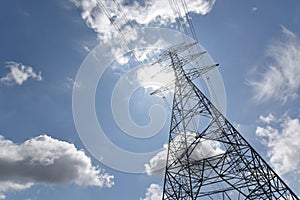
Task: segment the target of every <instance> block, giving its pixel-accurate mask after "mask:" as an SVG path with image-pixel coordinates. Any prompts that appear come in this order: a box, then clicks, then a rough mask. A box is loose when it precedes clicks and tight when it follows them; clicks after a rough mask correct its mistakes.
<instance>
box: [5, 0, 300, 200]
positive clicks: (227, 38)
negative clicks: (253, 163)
mask: <svg viewBox="0 0 300 200" xmlns="http://www.w3.org/2000/svg"><path fill="white" fill-rule="evenodd" d="M92 2H94V1H92V0H74V1H69V0H52V1H33V0H27V1H22V0H3V1H1V3H0V27H1V32H0V113H1V115H0V125H1V126H0V135H1V137H0V148H1V152H0V158H1V159H0V166H3V167H5V166H7V163H8V161H7V160H10V161H12V163H13V164H14V165H13V166H14V167H13V170H11V171H9V170H7V171H5V170H3V172H2V173H1V172H0V199H120V198H122V199H140V198H146V199H151V195H152V199H155V195H156V192H159V190H160V189H159V185H161V184H162V181H163V177H162V176H160V175H157V174H156V175H152V176H148V175H147V174H133V173H126V172H122V171H118V170H115V169H114V168H113V167H108V166H106V165H104V164H103V163H102V162H101V161H99V160H101V159H99V158H98V159H96V158H95V157H94V156H93V153H92V152H90V151H88V148H87V147H86V146H85V145H84V143H83V142H82V140H81V139H80V134H79V131H78V130H77V129H76V127H75V123H76V122H74V117H73V112H74V110H73V111H72V93H73V87H74V88H75V89H76V88H77V89H78V88H80V87H81V86H82V85H80V82H75V80H76V75H77V73H78V71H79V69H80V67H81V66H82V62H83V61H84V59H86V58H87V57H88V55H91V53H90V52H93V51H92V49H94V48H95V47H96V46H97V45H98V44H99V43H100V44H101V43H103V40H110V39H111V38H110V36H111V35H112V34H115V30H114V29H113V28H112V27H110V26H111V25H109V24H108V23H107V22H106V20H107V19H106V20H105V19H104V18H103V17H105V16H102V15H101V12H98V11H97V12H96V11H94V12H86V13H84V11H87V10H89V9H90V8H89V7H88V6H87V5H90V6H92V5H93V3H92ZM122 2H123V3H121V5H122V6H123V9H124V11H125V12H126V13H127V16H128V17H129V19H130V20H132V21H133V22H134V24H135V25H140V26H156V27H157V26H164V27H168V26H170V25H171V22H172V19H173V17H172V16H171V14H170V13H172V12H169V11H168V10H166V9H162V6H163V5H164V3H158V2H159V1H150V2H152V4H151V5H152V7H151V6H149V7H148V8H147V9H146V8H145V3H144V1H140V2H139V4H133V3H132V2H134V1H122ZM124 2H126V3H124ZM153 2H156V3H153ZM167 2H168V1H165V4H167ZM188 2H190V5H195V7H192V8H190V10H192V11H194V13H192V14H191V16H192V19H193V24H194V27H195V30H196V34H197V37H198V40H199V42H200V43H201V45H202V46H203V47H204V48H205V49H206V50H207V51H208V52H209V54H210V55H211V57H212V58H213V60H214V61H215V62H216V63H219V64H220V67H219V72H220V74H221V76H222V79H223V82H224V86H225V89H226V96H227V101H226V102H227V106H226V108H227V114H226V116H227V118H228V119H229V120H230V121H231V122H232V123H233V124H235V126H236V127H237V128H238V130H239V131H240V132H241V133H242V134H243V136H245V137H246V139H247V140H248V141H249V142H250V143H251V144H252V145H253V146H254V147H255V149H256V150H257V151H258V152H259V153H260V154H261V155H262V156H263V157H264V158H265V159H266V160H267V161H268V162H269V163H270V164H271V165H272V166H273V167H274V168H275V170H276V171H277V172H278V173H280V174H281V176H282V177H283V179H284V180H285V181H286V182H287V183H288V184H289V186H290V187H291V188H293V189H294V192H295V193H296V194H298V195H300V187H299V185H300V184H299V182H300V157H299V155H300V154H299V153H300V147H299V145H298V144H299V143H300V131H299V130H300V122H299V118H300V114H299V111H300V109H299V108H300V104H299V97H298V96H299V92H300V91H299V87H300V27H299V21H300V14H299V7H300V1H298V0H288V1H278V0H277V1H271V0H265V1H258V0H249V1H237V0H228V1H220V0H216V1H215V2H213V1H209V2H211V4H209V6H208V7H204V6H202V7H201V5H203V4H201V3H202V1H188ZM203 2H204V1H203ZM84 5H85V6H84ZM107 5H108V6H109V4H107ZM197 6H198V7H197ZM137 8H139V9H140V10H142V11H143V12H140V13H139V12H138V11H137V10H135V9H137ZM110 9H113V8H110ZM151 9H152V10H151ZM82 13H84V14H82ZM203 14H205V15H203ZM82 16H83V17H82ZM84 16H86V18H84ZM91 16H93V17H95V16H96V17H97V16H98V17H99V18H89V17H91ZM157 16H160V18H159V19H160V20H159V21H158V20H157V19H158V18H157ZM95 19H98V21H97V20H95ZM88 20H90V21H88ZM163 22H165V24H163V25H162V23H163ZM100 47H101V46H100ZM100 47H99V46H98V48H100ZM100 49H101V48H100ZM101 56H103V55H101ZM131 64H132V63H131ZM115 65H116V66H115V68H113V67H112V68H110V69H108V70H106V71H105V73H104V76H103V77H104V78H103V79H101V81H100V83H99V85H98V87H97V90H96V93H95V94H96V96H95V108H96V115H97V118H98V120H99V121H100V123H101V125H102V126H103V129H104V131H105V132H106V133H107V137H108V138H109V139H110V140H112V141H113V142H114V143H116V144H117V145H119V146H120V147H121V148H124V149H126V150H128V151H132V152H148V151H152V150H156V149H158V148H161V147H162V146H163V144H164V143H165V142H166V139H167V134H168V121H169V120H170V116H169V114H170V112H169V111H168V110H167V109H166V108H168V106H166V104H165V103H164V102H163V100H162V99H161V98H160V97H151V99H150V97H149V96H150V95H149V93H150V92H151V89H149V88H148V89H147V87H144V88H142V89H140V90H137V91H136V92H135V93H134V94H133V96H132V99H131V100H130V102H129V103H130V112H131V113H132V116H133V120H135V121H136V123H137V124H139V125H141V126H142V125H146V124H147V123H148V122H149V117H148V113H147V112H148V109H149V107H150V106H151V104H153V103H158V104H162V105H164V106H165V107H164V108H165V110H166V114H167V115H168V116H167V118H166V123H165V126H164V128H163V129H162V130H161V132H160V134H159V135H157V136H155V137H151V138H148V139H140V138H138V139H136V138H134V139H133V138H131V137H130V136H128V135H126V134H124V133H123V132H122V130H120V127H119V126H118V125H117V124H116V123H115V122H114V121H113V120H114V118H113V114H112V111H111V110H110V109H111V107H110V106H111V101H110V99H109V98H110V95H111V94H112V90H113V88H114V85H115V84H116V83H117V81H118V79H119V78H120V77H122V76H123V75H124V74H125V72H124V69H126V68H124V69H123V68H121V66H120V65H119V64H115ZM125 71H126V70H125ZM127 71H128V70H127ZM120 75H121V76H120ZM142 77H143V76H142ZM140 81H141V80H140ZM83 85H84V83H83ZM141 102H143V103H141ZM85 123H86V124H85V125H86V126H89V124H88V123H89V119H87V120H86V122H85ZM73 144H74V145H75V146H73ZM97 144H98V143H97ZM99 146H101V141H99ZM83 152H84V153H83ZM100 154H101V153H100ZM17 161H20V162H21V164H24V166H27V167H28V170H29V171H30V170H31V171H30V173H28V174H25V175H24V173H23V172H22V170H23V171H24V168H23V169H20V168H19V167H20V166H22V165H20V163H19V164H18V162H17ZM58 161H61V162H58ZM102 161H103V160H102ZM120 162H121V158H120ZM76 163H77V164H76ZM78 163H79V164H78ZM131 164H134V162H132V163H131ZM32 166H35V167H37V168H38V169H40V170H41V171H43V170H44V173H43V175H40V174H36V173H35V172H34V171H33V170H32V169H37V168H32ZM45 166H51V167H52V168H51V170H46V167H45ZM63 167H65V168H63ZM153 167H155V166H153ZM26 169H27V168H26ZM60 169H66V170H65V171H66V172H67V171H69V172H70V173H71V172H74V173H71V175H68V173H62V174H61V176H59V177H56V178H49V177H53V176H54V174H57V173H59V171H60ZM4 171H5V173H4ZM7 174H8V175H7ZM52 175H53V176H52ZM112 176H113V177H112ZM151 184H155V185H152V186H151V187H149V186H150V185H151ZM156 184H157V185H156ZM147 188H148V194H147V195H146V192H147Z"/></svg>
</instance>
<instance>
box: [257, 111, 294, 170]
mask: <svg viewBox="0 0 300 200" xmlns="http://www.w3.org/2000/svg"><path fill="white" fill-rule="evenodd" d="M270 116H272V118H273V119H272V121H273V122H274V123H273V125H270V124H269V122H270V120H264V119H268V118H270ZM260 118H261V119H262V122H264V123H266V125H265V126H264V127H260V126H259V127H257V129H256V135H258V136H259V137H260V138H261V142H262V143H263V144H265V145H266V146H267V147H268V156H269V157H270V162H271V164H272V165H273V166H274V168H275V170H276V171H277V172H278V173H280V174H285V173H289V172H297V170H298V169H299V167H300V146H299V143H300V121H299V119H292V118H290V117H289V116H287V115H285V116H283V117H281V118H277V119H276V118H275V117H274V116H273V115H272V114H270V115H269V116H268V117H260Z"/></svg>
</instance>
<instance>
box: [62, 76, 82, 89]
mask: <svg viewBox="0 0 300 200" xmlns="http://www.w3.org/2000/svg"><path fill="white" fill-rule="evenodd" d="M65 84H66V87H67V88H71V89H73V88H79V87H80V84H79V83H77V82H76V81H75V80H74V79H73V78H70V77H67V78H66V83H65Z"/></svg>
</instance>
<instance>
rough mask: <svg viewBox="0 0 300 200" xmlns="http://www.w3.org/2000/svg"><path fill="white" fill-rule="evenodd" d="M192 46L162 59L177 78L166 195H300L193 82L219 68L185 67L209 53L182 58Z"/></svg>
mask: <svg viewBox="0 0 300 200" xmlns="http://www.w3.org/2000/svg"><path fill="white" fill-rule="evenodd" d="M193 45H195V44H194V43H193V44H181V45H177V46H175V47H171V48H169V49H168V50H166V51H165V52H164V53H163V54H162V55H161V57H160V59H159V60H158V62H161V63H162V64H163V62H168V66H167V67H171V68H172V69H173V71H174V73H175V77H176V78H175V84H174V85H175V86H174V87H175V89H174V97H173V106H172V117H171V126H170V132H169V148H168V155H167V164H166V169H165V179H164V188H163V199H180V200H181V199H186V200H195V199H214V200H216V199H295V200H296V199H298V197H297V196H296V195H295V194H294V193H293V191H292V190H291V189H290V188H289V187H288V186H287V185H286V184H285V183H284V182H283V181H282V180H281V178H280V177H279V176H278V175H277V174H276V173H275V172H274V171H273V169H272V168H271V167H270V166H269V165H268V163H267V162H266V161H264V160H263V159H262V157H261V156H260V155H259V154H258V153H257V152H256V151H255V150H254V149H253V148H252V147H251V146H250V144H249V143H248V142H247V141H246V140H245V139H244V138H243V137H242V135H241V134H240V133H239V132H238V131H237V130H236V129H235V128H234V127H233V126H232V124H231V123H230V122H229V121H228V120H227V119H226V118H225V117H224V116H223V115H222V114H221V113H220V112H219V111H218V109H217V108H216V107H215V106H214V105H213V104H212V103H211V102H210V100H209V99H208V98H207V97H206V96H205V95H204V94H203V93H202V92H201V91H200V90H199V89H198V88H197V86H196V85H195V84H194V83H193V81H192V80H193V79H194V78H197V77H199V76H201V74H203V73H205V72H207V71H208V70H210V69H211V68H214V67H215V66H217V65H211V66H206V67H203V68H200V69H196V68H190V69H188V70H187V69H185V68H184V66H185V65H186V64H187V63H188V62H189V61H190V60H191V59H193V58H194V57H198V56H202V54H204V52H200V53H198V54H194V55H188V56H185V57H182V56H181V53H182V52H185V51H186V50H187V49H189V48H190V47H191V46H193ZM157 92H159V91H156V92H153V93H157ZM201 120H202V121H203V120H204V121H207V125H205V126H204V125H201V123H202V122H201ZM195 121H200V123H199V124H197V123H195ZM208 149H212V150H210V151H208Z"/></svg>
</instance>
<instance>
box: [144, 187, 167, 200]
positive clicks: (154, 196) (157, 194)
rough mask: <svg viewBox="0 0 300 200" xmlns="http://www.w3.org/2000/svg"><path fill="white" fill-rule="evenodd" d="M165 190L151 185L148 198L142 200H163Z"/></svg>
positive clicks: (147, 194)
mask: <svg viewBox="0 0 300 200" xmlns="http://www.w3.org/2000/svg"><path fill="white" fill-rule="evenodd" d="M162 194H163V189H162V187H161V186H160V185H158V184H151V185H150V186H149V188H147V192H146V197H145V198H140V200H159V199H162Z"/></svg>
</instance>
